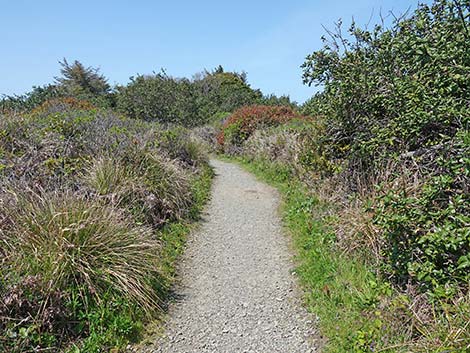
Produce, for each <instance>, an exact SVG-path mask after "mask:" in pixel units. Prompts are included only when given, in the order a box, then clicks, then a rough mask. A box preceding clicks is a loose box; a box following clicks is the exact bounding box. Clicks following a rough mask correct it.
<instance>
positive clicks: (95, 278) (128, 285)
mask: <svg viewBox="0 0 470 353" xmlns="http://www.w3.org/2000/svg"><path fill="white" fill-rule="evenodd" d="M16 197H17V201H16V204H15V207H14V208H10V209H7V210H5V209H2V210H0V213H2V214H4V215H6V217H8V218H9V221H8V223H7V224H6V227H4V229H3V230H2V233H3V235H4V236H6V237H7V238H8V239H9V242H8V246H7V247H6V253H7V254H8V255H9V258H10V261H11V263H12V264H11V268H13V269H15V272H16V273H17V274H20V275H21V274H24V273H27V274H28V275H31V276H40V277H41V279H42V281H43V282H44V283H47V284H48V287H49V289H50V290H51V291H53V290H61V291H64V292H68V293H71V292H78V293H80V294H79V295H80V296H81V297H82V298H85V297H90V298H91V300H92V301H93V302H96V303H100V302H101V301H102V300H104V298H105V296H107V295H109V293H110V292H111V293H115V294H116V295H121V296H124V297H126V298H128V299H130V301H131V302H134V303H136V304H138V305H140V306H141V308H142V309H143V310H144V311H146V312H147V313H150V312H152V311H153V310H154V309H155V308H157V306H158V298H157V296H156V291H155V290H154V288H153V286H152V283H151V279H150V278H151V277H152V274H156V271H157V261H158V249H159V243H158V241H157V240H155V238H154V236H153V233H152V231H151V229H149V228H147V227H141V226H135V225H134V224H133V223H132V222H131V221H130V220H128V219H127V218H126V217H125V216H124V215H123V213H122V212H121V211H119V210H118V209H116V208H114V207H112V206H110V205H103V204H100V203H97V202H93V201H89V200H86V199H84V198H82V197H80V196H75V195H72V194H47V195H46V194H44V195H41V194H33V193H29V194H24V193H22V194H20V193H17V194H16ZM51 293H52V292H51Z"/></svg>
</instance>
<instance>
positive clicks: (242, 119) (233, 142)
mask: <svg viewBox="0 0 470 353" xmlns="http://www.w3.org/2000/svg"><path fill="white" fill-rule="evenodd" d="M295 119H299V120H300V119H305V117H303V116H301V115H300V114H299V113H297V112H296V111H294V110H293V109H292V108H290V107H287V106H277V105H274V106H266V105H251V106H245V107H242V108H240V109H237V110H236V111H234V112H233V113H232V114H231V115H230V116H229V117H228V119H227V120H226V121H225V122H224V124H223V126H222V130H221V132H220V133H219V135H218V137H217V141H218V143H219V144H220V145H225V146H224V147H225V150H226V152H228V148H229V146H232V147H236V146H241V145H242V144H243V142H244V141H246V140H247V139H248V138H249V137H250V136H251V134H253V132H255V130H257V129H261V128H266V127H270V126H277V125H281V124H285V123H287V122H289V121H291V120H295Z"/></svg>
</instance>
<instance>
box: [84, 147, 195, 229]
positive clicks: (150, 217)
mask: <svg viewBox="0 0 470 353" xmlns="http://www.w3.org/2000/svg"><path fill="white" fill-rule="evenodd" d="M153 152H154V153H149V152H146V151H137V152H136V153H135V154H134V155H133V156H132V157H133V158H132V159H122V160H117V159H112V158H109V157H101V158H97V159H95V160H94V161H92V163H91V164H90V166H89V167H88V168H87V170H86V171H85V173H84V180H85V182H86V183H87V184H88V185H89V186H90V187H91V188H92V189H93V190H94V191H95V192H96V193H98V194H99V195H101V196H104V197H106V198H108V199H109V200H111V202H112V203H114V204H115V205H117V206H119V207H120V208H124V209H127V210H130V212H131V213H132V215H133V216H134V217H135V218H136V220H137V221H138V222H145V223H147V224H150V225H152V226H154V227H160V226H162V225H163V224H165V223H166V222H168V221H171V220H178V219H181V218H183V217H184V216H185V215H186V214H187V212H188V210H189V209H190V204H191V202H192V200H191V193H190V183H189V178H188V175H187V173H186V172H185V171H184V170H183V168H182V167H181V166H179V164H178V163H177V162H175V161H173V160H170V159H168V158H164V157H161V156H159V155H158V152H157V151H153Z"/></svg>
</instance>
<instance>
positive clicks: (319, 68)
mask: <svg viewBox="0 0 470 353" xmlns="http://www.w3.org/2000/svg"><path fill="white" fill-rule="evenodd" d="M382 22H383V23H381V24H379V25H376V26H374V27H373V28H372V29H362V28H360V27H358V26H357V24H355V23H353V24H352V25H351V26H350V28H349V29H348V30H347V31H345V30H344V29H343V28H342V25H341V23H338V24H337V27H336V29H335V30H333V31H328V32H327V35H326V36H325V38H324V47H323V48H322V49H320V50H318V51H316V52H313V53H312V54H310V55H308V56H307V57H306V60H305V63H304V64H303V66H302V70H303V80H304V83H305V84H308V85H311V84H317V85H320V86H321V87H322V91H321V92H320V93H317V94H316V95H314V96H313V97H312V98H311V99H310V100H308V101H307V102H306V103H305V104H303V105H301V106H299V105H297V104H296V103H295V102H291V101H290V99H289V97H287V96H282V97H276V96H273V95H270V96H267V95H263V94H262V92H261V91H259V90H257V89H253V88H252V87H251V86H250V84H249V83H248V80H247V75H246V74H245V73H237V72H226V71H225V70H224V69H223V68H222V67H218V68H216V69H214V70H212V71H204V72H202V73H199V74H196V75H195V76H194V77H193V78H191V79H189V78H176V77H173V76H170V75H168V74H167V73H166V72H165V71H163V70H162V71H161V72H159V73H153V74H149V75H138V76H136V77H133V78H131V79H130V82H129V83H128V84H126V85H118V86H115V87H112V86H111V85H109V83H108V82H107V79H106V78H105V77H104V76H103V75H102V74H101V73H100V72H99V70H98V69H95V68H93V67H86V66H85V65H83V64H82V63H80V62H78V61H74V62H68V61H67V60H65V59H64V60H63V61H62V62H61V63H60V65H61V72H60V76H59V77H57V78H55V80H54V82H53V83H51V84H49V85H45V86H42V87H34V88H33V90H32V91H31V92H29V93H27V94H24V95H22V96H14V97H4V98H3V99H2V100H0V351H5V352H36V351H54V352H101V351H114V352H116V351H119V350H122V349H124V347H125V346H126V345H127V344H128V343H129V342H131V341H135V340H139V339H140V338H141V337H142V335H143V333H144V331H145V330H144V327H145V326H146V324H147V323H149V322H150V320H152V319H155V318H158V317H159V313H161V307H162V306H163V304H164V301H165V298H166V294H167V292H168V288H169V286H170V285H171V283H172V280H173V277H174V264H175V261H176V259H177V257H178V254H180V253H181V251H182V249H183V245H184V239H185V235H186V234H187V232H188V230H189V227H190V223H191V222H193V221H195V220H197V218H198V214H199V212H200V210H201V207H202V206H203V204H204V202H205V201H206V200H207V198H208V194H209V189H210V182H211V177H212V172H211V170H210V168H209V166H208V157H207V155H208V151H212V152H218V153H219V154H220V155H221V156H222V155H223V156H225V157H228V158H232V159H235V160H238V161H239V162H240V163H242V164H244V165H245V166H246V167H247V168H249V169H250V170H252V171H253V172H255V173H257V174H258V175H259V176H260V177H262V178H263V179H264V180H266V181H268V182H270V183H273V184H274V185H275V186H277V187H278V188H279V190H280V191H281V193H282V194H283V196H284V197H283V199H284V202H283V207H282V212H283V217H284V221H285V224H286V225H287V227H288V228H289V230H290V232H291V234H292V237H293V243H294V246H295V249H296V257H297V260H298V261H297V263H298V268H297V270H296V273H297V274H298V275H299V278H300V279H301V282H302V285H303V288H304V290H305V299H306V303H307V305H308V307H309V309H310V310H311V311H312V312H314V313H315V314H316V315H318V317H319V326H320V330H321V335H322V337H323V338H324V339H323V341H324V342H322V343H323V344H324V347H323V348H324V350H325V351H326V352H410V351H412V352H466V351H469V350H470V321H469V317H470V291H469V283H470V190H469V185H470V133H469V123H470V87H469V84H470V45H469V43H470V2H469V1H468V0H453V1H450V0H434V2H433V3H432V4H431V5H420V6H419V7H418V8H417V9H416V10H415V11H414V12H413V13H412V14H410V15H407V16H402V17H395V20H394V21H393V23H391V24H390V25H389V26H386V25H385V24H384V22H386V20H383V21H382Z"/></svg>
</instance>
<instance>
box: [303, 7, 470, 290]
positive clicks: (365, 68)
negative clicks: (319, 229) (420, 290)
mask: <svg viewBox="0 0 470 353" xmlns="http://www.w3.org/2000/svg"><path fill="white" fill-rule="evenodd" d="M468 28H470V3H469V2H468V1H466V0H459V1H447V0H436V1H435V2H434V3H433V4H432V5H424V4H423V5H420V6H419V7H418V9H417V10H416V11H415V12H414V13H413V15H412V16H410V17H409V18H397V20H396V21H395V22H394V23H393V25H392V26H391V27H390V28H389V29H387V28H384V27H383V26H382V25H377V26H375V28H374V29H373V30H371V31H368V30H363V29H360V28H358V27H357V26H356V25H355V24H354V23H353V25H352V26H351V27H350V29H349V34H350V36H349V37H345V36H341V35H340V32H338V33H337V34H334V33H333V35H332V38H331V41H329V42H327V44H326V45H325V47H324V48H323V49H322V50H319V51H317V52H314V53H313V54H311V55H309V56H308V57H307V59H306V61H305V63H304V65H303V69H304V80H305V82H306V83H308V84H311V83H319V84H323V85H324V88H325V89H324V92H322V93H321V94H318V95H316V96H315V97H313V98H312V100H311V101H309V102H308V103H307V104H306V105H305V107H304V109H305V110H306V111H308V112H310V113H314V114H321V115H323V116H324V117H325V119H326V125H327V126H328V135H329V139H328V140H327V143H328V145H329V147H327V148H326V149H325V150H326V151H329V158H331V159H334V158H343V159H344V160H345V161H346V168H345V170H344V176H345V177H346V178H347V180H348V184H349V185H350V187H351V189H352V190H353V191H354V190H358V188H360V187H364V186H367V185H369V186H368V187H369V188H370V187H371V186H372V185H373V182H372V181H373V180H375V181H379V182H380V178H382V179H383V178H385V176H386V179H388V181H389V182H390V179H394V178H396V180H398V179H399V178H402V179H406V178H409V179H408V180H412V179H413V178H414V179H417V180H419V182H418V183H419V186H417V187H415V188H414V189H413V190H411V189H410V187H409V185H408V184H409V182H410V181H409V182H402V183H400V182H398V181H397V182H396V183H395V185H394V186H393V187H392V188H391V189H389V190H386V194H387V196H384V197H383V198H382V199H381V200H382V203H381V206H380V207H379V208H378V209H377V210H376V212H377V216H376V218H377V222H378V223H377V224H379V225H380V226H381V227H382V230H383V233H384V236H385V241H386V245H385V247H384V259H385V261H386V264H387V265H386V266H385V268H386V271H387V272H388V273H389V274H390V275H391V276H392V277H394V278H395V280H396V281H397V282H399V283H407V282H408V281H409V280H410V279H411V280H412V281H416V282H417V283H420V284H422V285H423V286H424V287H426V288H429V286H431V287H432V286H436V285H437V284H448V283H450V282H455V281H457V282H460V283H462V284H466V283H467V281H468V275H466V274H465V271H466V266H467V265H466V264H467V262H466V259H467V257H468V253H469V250H470V237H469V235H468V218H466V216H464V215H465V214H468V212H469V209H468V202H469V198H468V186H467V185H468V184H469V182H470V180H469V176H468V175H469V164H468V153H469V145H468V137H464V136H468V128H469V123H470V112H469V111H470V110H469V107H470V86H469V82H470V46H469V45H468V43H469V41H470V36H469V29H468ZM393 165H401V166H402V168H401V169H400V171H399V172H398V170H397V171H396V172H395V171H394V170H387V169H389V168H390V166H393ZM403 167H404V168H403ZM403 169H406V170H405V171H404V170H403ZM387 185H390V183H388V184H387Z"/></svg>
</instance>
